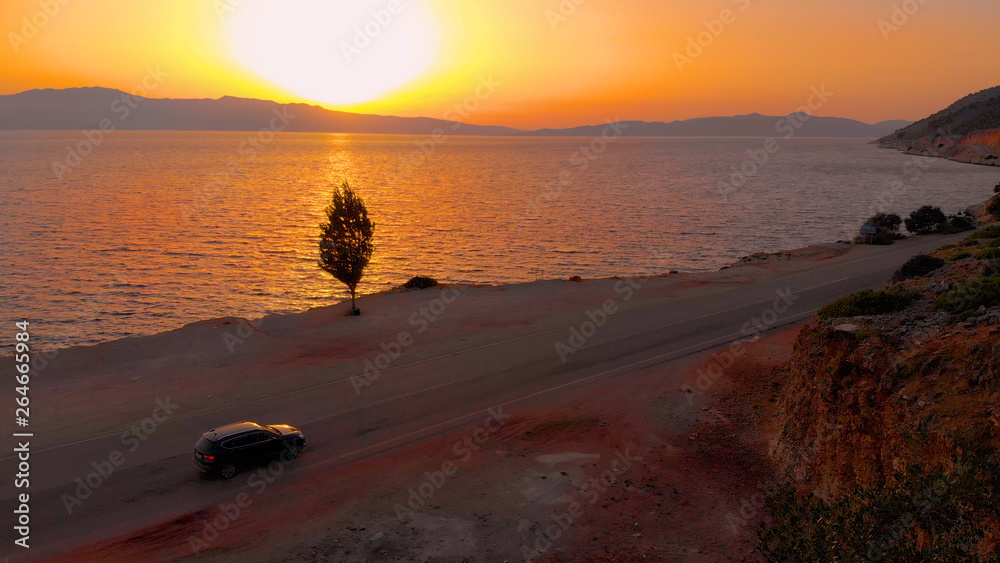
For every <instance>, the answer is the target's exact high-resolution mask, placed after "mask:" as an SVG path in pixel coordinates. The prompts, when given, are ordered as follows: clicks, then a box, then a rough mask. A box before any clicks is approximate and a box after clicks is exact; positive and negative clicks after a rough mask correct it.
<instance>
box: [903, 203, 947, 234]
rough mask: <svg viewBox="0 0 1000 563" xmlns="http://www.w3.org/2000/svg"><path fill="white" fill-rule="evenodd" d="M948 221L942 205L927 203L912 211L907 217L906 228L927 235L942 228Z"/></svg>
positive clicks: (914, 232)
mask: <svg viewBox="0 0 1000 563" xmlns="http://www.w3.org/2000/svg"><path fill="white" fill-rule="evenodd" d="M947 223H948V218H947V217H945V214H944V212H943V211H941V208H940V207H932V206H930V205H925V206H923V207H921V208H920V209H918V210H916V211H914V212H913V213H910V216H909V217H908V218H907V219H906V230H907V231H910V232H911V233H913V234H915V235H926V234H930V233H933V232H936V231H938V230H940V229H941V228H942V227H944V226H945V225H947Z"/></svg>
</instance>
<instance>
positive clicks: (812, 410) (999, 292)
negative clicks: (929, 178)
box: [761, 226, 1000, 561]
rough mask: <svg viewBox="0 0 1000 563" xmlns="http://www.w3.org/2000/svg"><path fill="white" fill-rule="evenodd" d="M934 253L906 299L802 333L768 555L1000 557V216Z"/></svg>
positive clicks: (782, 407) (782, 422) (766, 538)
mask: <svg viewBox="0 0 1000 563" xmlns="http://www.w3.org/2000/svg"><path fill="white" fill-rule="evenodd" d="M932 256H933V257H935V258H938V259H939V260H938V261H933V263H934V264H935V266H936V267H937V269H936V270H933V271H931V272H930V273H927V274H925V275H922V276H918V277H915V278H913V279H908V280H905V281H901V282H897V283H895V284H893V287H890V288H887V289H886V292H889V291H892V292H897V293H896V294H897V295H898V292H900V291H903V292H912V293H913V294H914V295H915V296H919V297H915V299H916V300H915V301H912V302H910V303H912V304H909V305H905V306H903V308H902V310H897V311H896V312H893V313H888V314H881V315H860V316H854V317H849V318H828V319H825V320H824V319H819V318H817V319H815V320H813V321H812V322H811V324H809V325H808V326H806V327H805V328H804V329H803V330H802V332H801V333H800V335H799V337H798V340H797V342H796V346H795V351H794V355H793V359H792V361H791V362H790V363H789V364H788V365H787V366H785V368H784V371H785V374H786V376H787V379H786V384H785V386H784V389H783V392H782V394H781V397H780V399H779V401H778V404H777V414H776V423H777V433H776V436H775V437H774V439H773V440H772V441H771V443H770V451H769V453H770V456H771V458H772V460H773V461H774V462H775V464H776V466H777V470H778V472H779V475H780V482H781V483H784V484H785V485H786V487H785V488H784V489H782V492H780V493H777V494H776V495H775V497H774V498H773V499H772V500H771V501H770V511H771V516H772V521H771V523H770V524H769V526H766V527H764V528H762V532H761V539H762V551H763V553H764V555H765V559H767V560H769V561H770V560H774V561H777V560H785V559H786V558H788V557H791V558H793V559H797V560H813V558H814V557H819V558H821V559H823V560H829V561H841V560H846V561H850V560H853V561H859V560H865V561H874V560H881V559H883V558H885V560H894V561H896V560H898V561H940V560H949V559H950V560H962V561H1000V267H998V265H997V259H998V258H1000V226H995V227H992V228H987V229H984V230H981V231H980V232H978V233H976V234H973V235H972V236H970V237H969V238H968V239H966V240H965V241H964V242H962V243H960V244H958V245H954V246H950V247H945V248H942V249H941V250H939V251H937V252H936V253H934V254H933V255H932ZM928 261H929V260H925V263H926V262H928ZM821 313H822V311H821ZM824 554H826V555H824Z"/></svg>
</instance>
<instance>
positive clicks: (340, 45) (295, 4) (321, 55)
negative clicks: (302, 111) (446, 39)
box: [225, 0, 440, 105]
mask: <svg viewBox="0 0 1000 563" xmlns="http://www.w3.org/2000/svg"><path fill="white" fill-rule="evenodd" d="M228 17H229V18H230V19H229V20H228V21H227V25H226V29H225V34H226V42H227V44H228V48H229V51H230V53H231V54H232V55H233V56H234V57H235V58H236V59H237V60H238V61H240V62H241V63H242V64H244V65H245V66H246V67H247V68H249V69H250V70H252V71H253V72H255V73H256V74H258V75H259V76H261V77H262V78H264V79H266V80H268V81H269V82H272V83H274V84H276V85H278V86H281V87H283V88H285V89H286V90H289V91H291V92H293V93H295V94H297V95H299V96H302V97H303V98H306V99H310V100H314V101H318V102H325V103H329V104H337V105H343V104H355V103H359V102H366V101H369V100H372V99H374V98H377V97H378V96H380V95H382V94H385V93H386V92H390V91H392V90H395V89H397V88H399V87H400V86H403V85H404V84H406V83H407V82H410V81H411V80H413V79H415V78H417V77H419V76H421V75H422V74H423V73H424V72H426V71H427V70H428V69H429V68H430V67H431V65H433V64H434V62H435V59H436V56H437V47H438V39H439V36H440V31H439V29H438V25H437V22H436V21H435V19H434V17H433V15H432V14H431V12H430V9H429V8H427V7H426V6H425V5H424V4H423V3H421V2H417V1H415V0H293V1H289V0H245V1H244V2H243V3H242V5H241V6H240V7H239V9H237V10H235V11H234V12H233V13H232V14H230V15H229V16H228Z"/></svg>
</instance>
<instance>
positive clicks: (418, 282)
mask: <svg viewBox="0 0 1000 563" xmlns="http://www.w3.org/2000/svg"><path fill="white" fill-rule="evenodd" d="M437 284H438V282H437V280H436V279H434V278H429V277H427V276H415V277H412V278H410V281H408V282H406V283H404V284H403V289H427V288H429V287H434V286H436V285H437Z"/></svg>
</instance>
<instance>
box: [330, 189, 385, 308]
mask: <svg viewBox="0 0 1000 563" xmlns="http://www.w3.org/2000/svg"><path fill="white" fill-rule="evenodd" d="M324 213H326V219H327V222H326V223H321V224H320V226H319V228H320V238H319V267H320V268H323V269H324V270H326V271H327V272H329V273H330V274H331V275H332V276H333V277H335V278H337V279H338V280H340V281H341V282H343V283H344V285H346V286H347V288H348V289H350V290H351V313H352V314H355V315H359V314H361V311H359V310H358V308H357V307H356V306H355V295H356V290H357V288H358V282H360V281H361V276H362V275H364V271H365V266H367V265H368V261H369V260H371V258H372V252H374V251H375V245H374V243H372V238H373V236H374V233H375V225H374V224H373V223H372V222H371V221H370V220H369V219H368V210H367V209H365V202H364V200H362V199H361V196H359V195H358V194H356V193H355V192H354V190H352V189H351V186H350V185H348V183H347V182H346V181H345V182H344V184H343V185H342V186H341V187H339V188H334V190H333V201H332V202H331V203H330V205H328V206H327V207H326V210H325V211H324Z"/></svg>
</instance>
